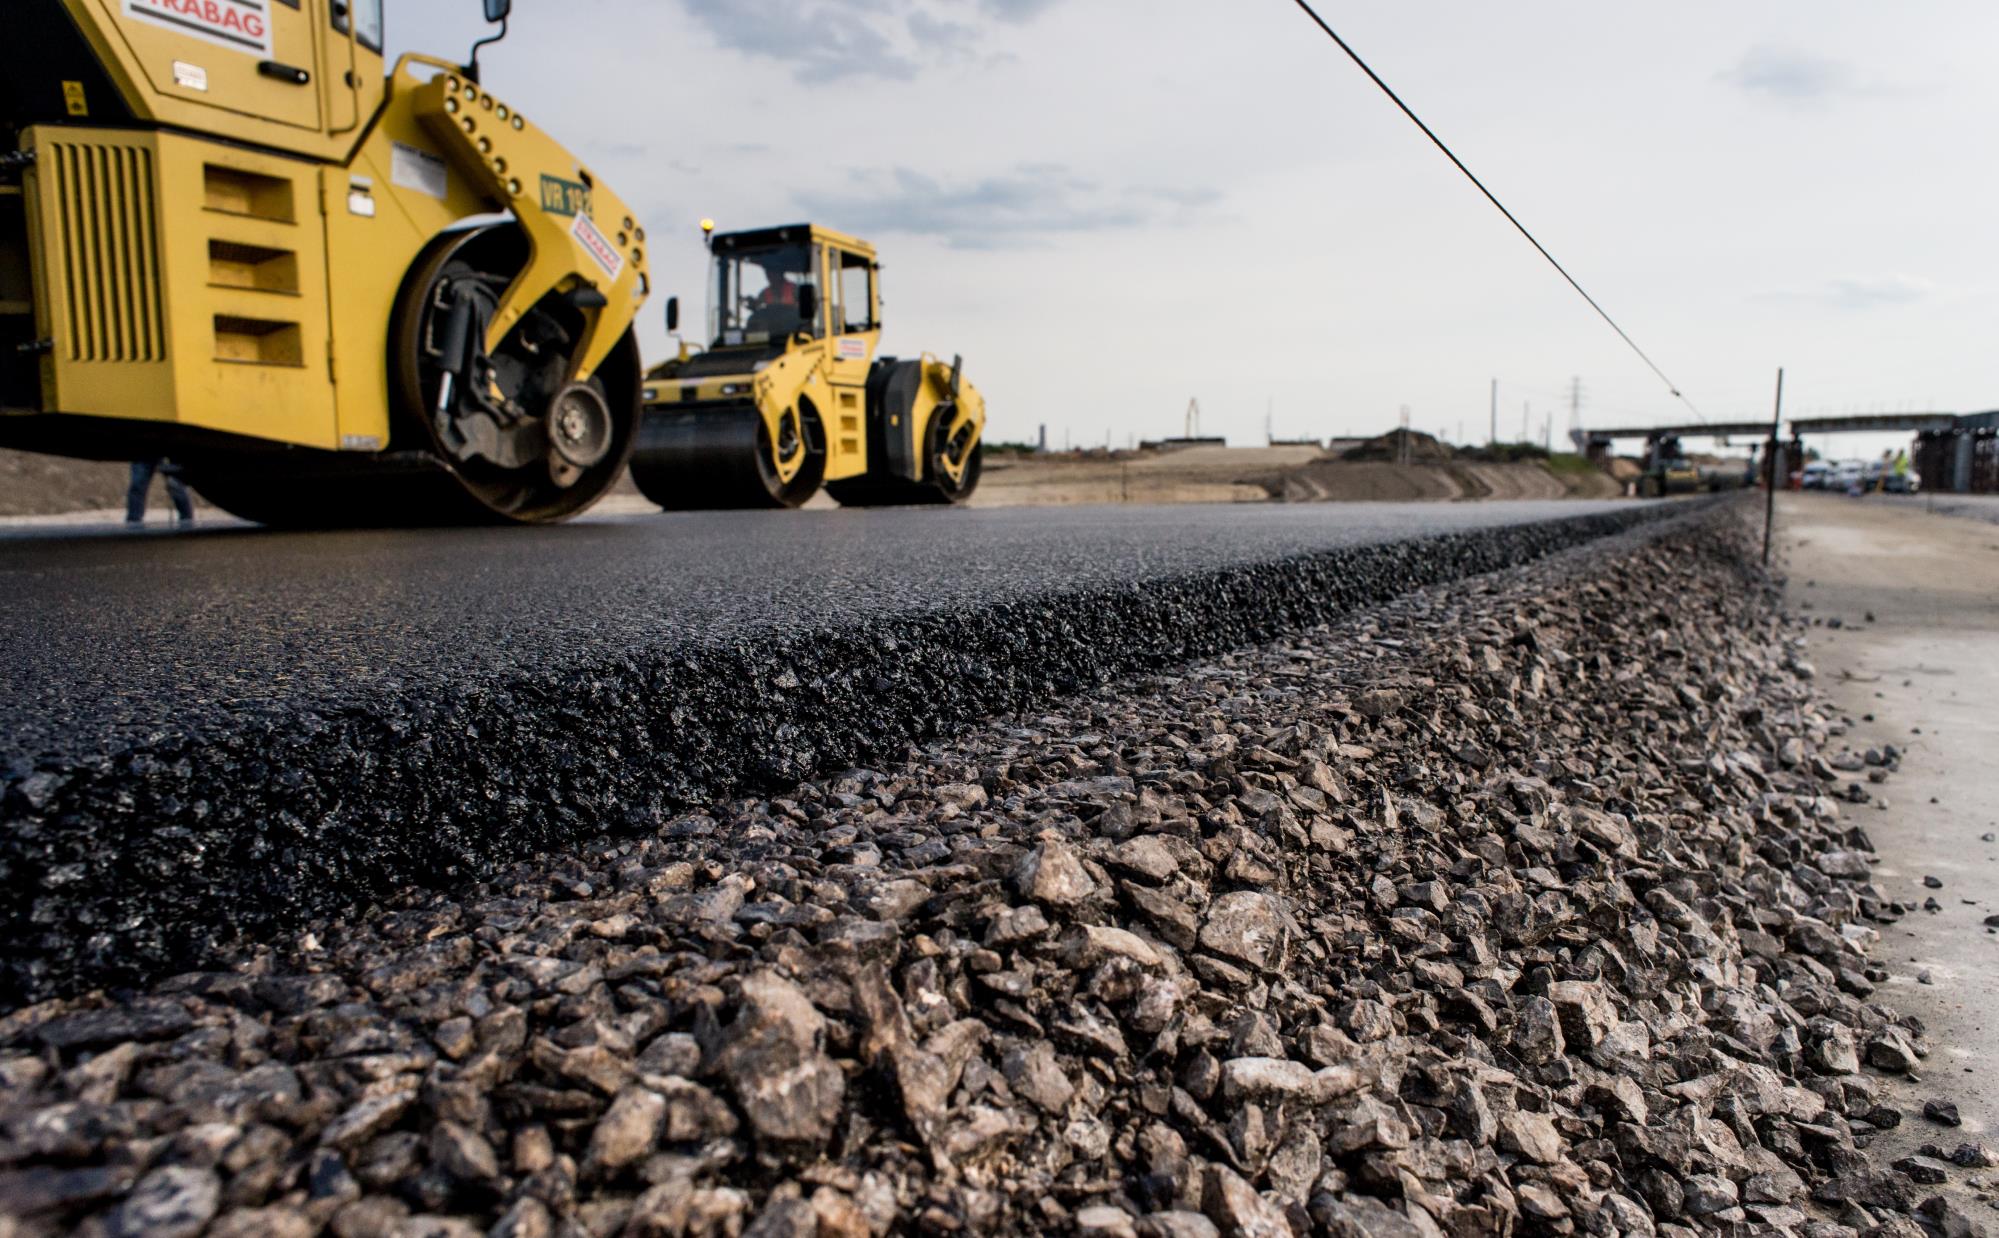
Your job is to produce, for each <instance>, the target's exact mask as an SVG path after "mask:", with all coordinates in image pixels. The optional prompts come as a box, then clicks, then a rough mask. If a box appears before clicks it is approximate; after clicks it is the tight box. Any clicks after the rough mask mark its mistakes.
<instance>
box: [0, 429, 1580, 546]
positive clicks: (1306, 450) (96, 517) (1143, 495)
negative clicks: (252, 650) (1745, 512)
mask: <svg viewBox="0 0 1999 1238" xmlns="http://www.w3.org/2000/svg"><path fill="white" fill-rule="evenodd" d="M125 479H126V466H125V465H123V464H115V463H103V462H99V461H87V460H63V459H58V458H55V457H51V456H36V455H32V454H29V453H26V452H18V451H6V450H0V526H24V525H25V526H30V527H33V526H47V525H50V524H65V523H76V522H78V521H79V520H81V521H88V522H91V523H109V522H113V521H118V520H120V519H122V515H123V513H122V508H121V507H120V506H119V505H121V504H122V503H123V502H124V493H125ZM1618 493H1619V487H1618V485H1617V483H1615V482H1613V481H1611V480H1610V479H1609V478H1608V477H1606V476H1604V475H1603V474H1600V473H1595V472H1587V473H1563V474H1556V473H1553V472H1550V471H1549V470H1548V469H1547V468H1545V467H1543V466H1541V465H1539V464H1533V463H1522V464H1479V463H1474V462H1463V463H1460V462H1447V463H1434V462H1432V463H1414V464H1408V465H1402V464H1395V463H1392V462H1388V461H1347V460H1340V459H1333V458H1325V457H1324V456H1323V453H1321V452H1320V450H1319V449H1318V448H1316V447H1309V446H1307V447H1285V446H1278V447H1189V448H1183V449H1179V450H1174V451H1149V452H1138V453H1119V454H1118V455H1116V456H1084V455H1068V454H1055V455H1047V456H1037V455H1016V454H1012V453H993V454H992V455H989V456H988V457H987V460H986V473H985V479H984V481H983V482H982V483H981V484H980V488H979V490H978V492H977V493H976V494H975V495H974V496H973V498H972V506H974V507H1069V506H1076V505H1080V504H1107V503H1118V504H1126V503H1135V504H1157V503H1263V502H1268V501H1269V500H1271V499H1272V498H1273V497H1274V498H1278V499H1282V500H1284V501H1287V502H1294V503H1306V502H1356V501H1361V502H1402V501H1411V500H1457V499H1559V498H1590V499H1600V498H1615V497H1616V496H1617V495H1618ZM152 500H153V508H152V511H151V513H150V517H149V518H150V520H151V521H152V523H153V524H154V525H155V526H156V527H164V525H165V523H166V521H167V520H168V518H169V516H170V513H169V512H168V510H167V508H166V506H165V503H166V499H165V494H164V491H163V489H162V487H161V485H160V484H159V483H158V482H155V483H154V486H153V493H152ZM197 502H198V503H199V500H197ZM199 506H200V508H201V518H202V520H203V521H204V522H206V521H212V520H221V521H223V522H224V523H229V522H228V520H227V517H224V516H222V514H221V513H220V512H218V511H216V510H215V509H213V508H211V507H208V506H207V505H206V504H205V503H199ZM807 506H808V507H813V508H832V507H835V506H837V504H835V503H834V502H833V500H832V499H831V498H830V497H828V496H827V495H825V494H823V493H822V494H819V495H817V496H815V497H814V498H813V500H812V501H811V502H810V503H809V504H807ZM657 510H658V509H657V508H655V507H654V506H653V505H652V504H651V503H650V502H648V501H647V500H646V499H645V498H644V497H643V496H642V495H640V494H639V493H638V491H637V489H636V487H634V486H633V485H632V484H631V479H630V478H629V477H627V478H624V479H622V480H621V481H620V482H619V484H618V486H617V488H616V489H614V490H613V491H612V492H611V493H610V494H609V495H606V496H605V498H604V499H603V501H602V502H601V503H599V504H598V505H597V507H596V508H595V509H593V511H592V515H594V516H600V517H601V516H623V515H644V514H650V513H653V512H656V511H657ZM335 515H336V516H337V513H335Z"/></svg>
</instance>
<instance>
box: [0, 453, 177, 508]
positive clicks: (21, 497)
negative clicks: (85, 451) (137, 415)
mask: <svg viewBox="0 0 1999 1238" xmlns="http://www.w3.org/2000/svg"><path fill="white" fill-rule="evenodd" d="M130 480H131V471H130V469H129V467H128V466H126V465H124V464H119V463H116V462H107V461H103V460H69V459H65V458H63V457H61V456H42V455H36V454H35V453H33V452H27V451H7V450H5V449H0V516H46V515H53V514H56V513H59V512H80V511H95V510H100V509H103V508H107V507H123V506H124V505H125V486H126V483H127V482H129V481H130ZM157 496H158V486H157V483H156V484H155V497H157Z"/></svg>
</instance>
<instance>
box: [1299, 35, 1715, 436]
mask: <svg viewBox="0 0 1999 1238" xmlns="http://www.w3.org/2000/svg"><path fill="white" fill-rule="evenodd" d="M1292 3H1294V4H1296V5H1297V6H1298V7H1299V8H1301V9H1303V10H1304V11H1305V16H1307V17H1309V18H1311V19H1312V22H1313V24H1315V25H1317V26H1318V27H1319V29H1321V30H1323V31H1325V32H1326V37H1327V38H1329V39H1331V40H1332V41H1333V42H1334V43H1337V44H1338V45H1339V48H1340V50H1341V51H1343V52H1345V53H1346V54H1347V59H1349V60H1351V61H1353V62H1354V63H1355V64H1356V65H1359V66H1360V71H1361V72H1362V73H1365V74H1367V76H1368V80H1370V81H1372V82H1373V83H1374V84H1375V85H1376V86H1379V87H1380V88H1381V93H1382V94H1385V95H1387V96H1388V97H1389V99H1390V100H1391V101H1392V102H1393V103H1394V104H1395V106H1396V107H1398V108H1401V109H1402V114H1403V115H1404V116H1407V117H1408V118H1409V119H1410V120H1411V121H1413V122H1415V125H1416V127H1417V128H1418V129H1421V130H1422V131H1423V136H1424V137H1426V138H1429V139H1430V141H1431V143H1432V144H1434V145H1435V146H1436V148H1437V149H1438V150H1440V151H1443V152H1444V157H1445V158H1446V159H1449V160H1450V161H1451V162H1452V163H1453V164H1454V165H1456V167H1457V169H1458V171H1460V172H1462V173H1464V174H1465V179H1466V180H1468V181H1470V182H1471V183H1472V184H1474V185H1476V186H1478V191H1479V192H1480V193H1482V194H1484V195H1485V200H1486V201H1488V202H1490V203H1492V204H1493V206H1495V207H1497V208H1498V209H1499V213H1500V214H1502V215H1504V216H1506V222H1507V223H1510V224H1512V225H1513V227H1514V228H1515V229H1516V230H1517V231H1518V232H1519V233H1520V235H1521V236H1524V237H1526V238H1527V243H1528V244H1529V245H1532V246H1533V247H1534V248H1535V249H1536V250H1538V251H1540V254H1541V256H1542V257H1543V258H1546V259H1547V260H1548V265H1549V266H1551V267H1554V268H1555V270H1556V271H1558V272H1560V273H1561V276H1562V278H1563V279H1565V280H1567V281H1569V287H1571V288H1573V289H1575V290H1576V294H1577V295H1578V296H1580V297H1582V299H1583V300H1585V301H1587V302H1589V307H1590V308H1591V309H1593V310H1595V311H1596V313H1597V317H1599V318H1601V319H1603V320H1604V322H1606V323H1608V324H1609V325H1610V329H1611V330H1612V331H1615V332H1617V338H1619V339H1621V340H1623V341H1624V342H1625V344H1626V345H1628V346H1629V347H1630V349H1631V351H1632V352H1634V353H1637V354H1638V359H1639V360H1640V361H1643V362H1644V363H1645V365H1646V367H1647V368H1649V369H1650V370H1651V371H1652V372H1653V373H1654V374H1657V375H1658V376H1659V381H1660V382H1662V383H1665V384H1666V389H1667V390H1668V391H1670V392H1672V393H1673V398H1674V399H1676V400H1678V401H1680V402H1681V403H1682V404H1685V405H1686V406H1687V408H1688V409H1689V410H1690V411H1691V412H1692V413H1693V415H1694V417H1695V418H1696V419H1698V420H1701V421H1706V420H1707V418H1705V417H1702V416H1701V411H1700V410H1699V409H1698V408H1695V407H1694V402H1693V401H1692V400H1689V399H1688V398H1687V397H1686V395H1685V394H1684V393H1683V392H1681V390H1680V385H1679V384H1678V383H1676V382H1674V381H1673V380H1672V378H1670V377H1669V376H1668V375H1667V374H1666V371H1664V370H1662V369H1660V368H1659V365H1658V363H1657V362H1655V361H1653V360H1652V358H1651V357H1649V356H1647V355H1646V352H1645V350H1644V349H1642V348H1640V347H1639V346H1638V341H1637V340H1634V339H1632V338H1631V335H1630V333H1629V332H1627V331H1626V330H1625V329H1624V328H1623V327H1620V326H1618V325H1617V320H1616V319H1615V318H1612V317H1611V316H1610V312H1609V311H1608V310H1606V309H1604V308H1603V306H1601V305H1599V304H1598V303H1597V299H1596V298H1595V297H1593V296H1591V295H1590V294H1589V290H1588V289H1586V288H1584V287H1583V286H1582V285H1581V284H1580V283H1578V282H1577V281H1576V277H1575V276H1573V275H1571V274H1569V271H1568V268H1567V267H1565V266H1563V265H1562V264H1561V263H1559V262H1557V261H1555V255H1553V254H1551V253H1549V252H1548V247H1547V246H1546V245H1543V244H1541V242H1540V241H1538V240H1536V239H1535V237H1534V234H1533V233H1532V232H1529V231H1528V230H1527V225H1526V224H1523V223H1521V222H1520V220H1519V219H1518V218H1517V217H1516V216H1515V215H1514V214H1513V212H1512V211H1509V210H1507V209H1506V204H1505V203H1504V202H1501V201H1500V200H1499V198H1498V197H1497V196H1496V195H1495V194H1494V193H1493V192H1492V190H1490V189H1487V188H1486V187H1485V182H1484V181H1482V180H1480V179H1479V178H1478V177H1477V176H1475V175H1473V174H1472V170H1471V169H1470V168H1468V167H1466V166H1465V161H1464V160H1462V159H1460V158H1458V157H1457V154H1456V153H1455V152H1454V151H1452V150H1451V148H1450V147H1449V146H1446V145H1445V144H1444V139H1442V138H1440V137H1438V136H1437V134H1436V132H1435V131H1434V130H1432V129H1431V128H1430V126H1428V125H1426V124H1424V123H1423V118H1422V117H1421V116H1418V115H1416V113H1415V112H1414V111H1413V110H1412V109H1411V108H1410V106H1409V105H1408V104H1407V103H1404V102H1403V101H1402V96H1401V95H1398V94H1396V93H1395V90H1394V88H1393V87H1391V86H1389V84H1388V83H1387V82H1384V81H1382V80H1381V74H1379V73H1376V72H1375V71H1374V70H1373V69H1372V68H1369V67H1368V63H1367V61H1365V60H1362V59H1361V58H1360V53H1359V52H1357V51H1355V50H1354V49H1353V47H1352V45H1350V44H1349V43H1348V42H1347V41H1346V40H1345V39H1343V38H1341V37H1340V36H1339V32H1338V31H1336V30H1334V29H1333V28H1332V27H1331V26H1329V25H1327V24H1326V19H1325V18H1323V17H1321V16H1319V12H1318V10H1317V9H1314V8H1313V7H1312V6H1311V4H1310V3H1308V0H1292Z"/></svg>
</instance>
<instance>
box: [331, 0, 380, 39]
mask: <svg viewBox="0 0 1999 1238" xmlns="http://www.w3.org/2000/svg"><path fill="white" fill-rule="evenodd" d="M350 16H351V18H352V20H353V22H354V37H355V38H356V39H357V40H359V41H360V43H361V45H362V46H364V47H366V48H368V50H370V51H376V52H379V51H381V50H382V0H333V28H334V29H335V30H337V31H339V32H340V33H341V34H343V35H344V34H346V33H347V22H348V20H349V18H350Z"/></svg>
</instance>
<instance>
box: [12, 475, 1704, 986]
mask: <svg viewBox="0 0 1999 1238" xmlns="http://www.w3.org/2000/svg"><path fill="white" fill-rule="evenodd" d="M1669 510H1677V508H1675V507H1673V505H1657V504H1640V503H1632V502H1616V503H1603V504H1587V503H1562V502H1549V503H1541V504H1533V503H1520V504H1435V503H1431V504H1407V505H1394V504H1369V505H1343V506H1337V507H1336V506H1330V505H1289V506H1287V505H1272V504H1255V505H1207V506H1186V507H1173V508H1141V507H1117V508H1070V509H1064V510H1062V511H1060V512H1052V511H1040V512H1035V511H1025V510H1019V509H1015V510H999V511H881V512H793V513H709V514H698V513H697V514H685V515H674V516H661V515H657V514H655V515H652V516H642V517H630V518H617V517H604V518H593V519H589V520H584V521H580V522H577V523H575V524H571V525H565V526H560V527H554V528H540V529H485V530H476V529H470V530H467V529H461V530H430V531H419V532H406V533H395V532H371V533H344V534H273V533H264V532H257V531H253V530H249V529H245V528H241V527H238V528H234V529H225V528H210V529H208V530H207V531H204V532H196V533H194V534H192V535H189V536H172V537H160V538H133V537H127V536H122V535H111V536H101V535H100V536H88V535H77V534H75V533H73V532H65V531H61V530H48V529H28V530H20V531H18V532H17V533H16V535H15V536H13V537H10V538H6V539H0V585H4V586H5V589H4V593H0V667H4V669H5V671H6V673H7V674H8V676H9V677H10V684H11V685H12V687H13V691H12V692H11V693H10V694H9V695H7V696H5V697H4V698H0V759H4V761H5V765H6V768H5V769H4V770H0V804H4V807H5V813H4V817H5V821H4V827H5V828H4V829H0V864H5V865H6V867H7V871H8V872H9V873H10V875H11V878H12V879H11V880H10V881H9V882H7V883H6V884H5V886H4V887H0V932H6V933H9V934H11V935H12V937H13V940H14V941H15V942H16V947H15V949H14V951H13V953H12V956H11V957H9V958H7V959H6V960H4V964H5V966H4V968H3V969H0V989H4V988H10V987H11V988H18V989H20V990H23V991H30V992H40V991H44V990H48V989H51V988H53V987H57V986H60V985H62V984H66V983H74V982H77V981H78V980H79V979H80V978H82V977H85V976H90V977H95V978H97V979H100V980H122V979H131V978H133V977H135V976H139V975H144V974H147V973H148V972H156V971H157V970H158V969H160V968H162V967H167V966H177V965H185V963H186V962H187V961H188V960H190V959H192V958H194V957H196V956H198V955H200V954H202V953H203V952H205V951H206V950H208V949H209V948H210V947H211V946H212V945H213V944H214V943H215V942H216V941H218V940H221V939H224V938H235V937H258V936H268V935H269V934H270V933H272V932H275V931H278V930H279V929H281V928H282V927H283V926H284V925H286V924H289V923H295V922H296V921H297V919H298V917H299V916H301V915H303V914H305V913H307V912H313V911H317V912H329V911H331V910H333V909H335V908H337V907H339V906H344V905H348V904H351V903H355V902H361V903H365V902H366V901H368V900H371V899H374V898H377V897H380V896H382V895H383V894H385V893H387V892H390V891H393V890H395V889H397V888H400V887H402V886H404V885H406V884H408V883H412V882H416V883H426V884H438V883H441V884H450V883H453V882H458V881H462V880H464V879H465V878H466V877H467V876H468V875H469V874H475V873H479V872H483V871H488V870H490V868H491V867H492V865H494V864H495V863H499V862H504V861H505V860H507V859H509V858H512V857H516V856H519V855H521V854H525V853H531V852H533V851H536V850H540V849H544V848H547V847H551V846H560V845H566V844H567V843H570V842H573V841H574V840H575V839H576V838H577V837H579V836H583V835H586V834H587V833H588V832H591V831H594V830H597V829H600V828H603V824H604V822H605V820H606V819H607V817H608V818H610V819H614V820H616V821H619V822H623V823H624V824H625V826H627V827H630V828H638V827H641V826H643V825H644V824H645V823H647V822H656V821H658V820H662V819H664V818H665V817H666V816H667V815H669V814H670V812H671V806H672V805H673V804H675V803H685V802H687V801H688V800H689V799H691V798H694V797H698V796H712V795H717V794H724V793H727V792H729V791H730V790H731V789H734V788H742V787H756V786H769V785H772V784H778V783H783V782H786V781H791V780H796V779H798V778H801V777H805V776H808V775H810V774H811V773H813V772H815V771H818V770H823V769H826V768H838V767H839V766H840V765H841V764H862V763H866V762H868V761H870V760H874V759H880V758H884V757H886V756H889V755H893V753H895V752H896V751H899V750H900V746H901V745H902V744H904V743H906V742H909V741H912V740H916V739H920V738H922V737H924V736H927V735H931V734H935V733H937V732H938V731H939V730H940V729H943V728H948V727H951V726H958V725H964V724H966V723H969V722H971V721H973V720H975V719H977V718H980V717H984V716H989V715H990V714H992V713H994V712H997V711H1001V710H1005V709H1010V708H1020V707H1022V706H1024V705H1026V704H1028V703H1031V702H1032V701H1035V700H1039V699H1046V698H1048V697H1051V696H1053V695H1056V694H1058V693H1061V692H1068V691H1075V690H1079V689H1081V688H1085V687H1088V686H1089V685H1092V684H1095V683H1100V682H1104V681H1107V680H1109V679H1112V678H1115V677H1117V676H1121V675H1128V674H1131V673H1134V672H1137V671H1141V670H1144V669H1147V668H1149V667H1154V666H1160V665H1165V664H1169V663H1172V662H1177V661H1183V660H1185V659H1187V658H1189V657H1196V656H1201V655H1203V654H1205V653H1210V652H1214V651H1217V650H1221V649H1225V648H1229V647H1232V646H1235V645H1240V644H1244V643H1247V642H1252V641H1255V640H1260V639H1267V638H1268V637H1269V636H1271V635H1273V634H1275V633H1277V632H1280V631H1283V630H1287V629H1290V628H1295V627H1297V626H1300V625H1302V624H1308V623H1313V622H1319V621H1322V620H1324V619H1325V618H1328V617H1330V616H1332V615H1336V614H1340V613H1345V612H1346V611H1349V610H1352V609H1354V608H1356V607H1359V606H1363V605H1368V604H1372V603H1374V602H1378V601H1381V600H1384V599H1386V598H1389V597H1392V596H1395V595H1397V594H1399V593H1402V592H1406V591H1407V590H1408V589H1410V588H1414V587H1419V586H1421V585H1423V584H1427V583H1437V582H1442V581H1445V580H1452V579H1458V578H1461V577H1463V576H1465V575H1468V574H1472V573H1476V572H1481V571H1490V570H1494V569H1497V568H1501V567H1505V566H1509V565H1512V564H1517V563H1521V562H1526V561H1529V560H1532V559H1534V558H1537V557H1539V556H1541V555H1544V554H1547V553H1549V552H1551V551H1554V550H1558V549H1561V548H1564V547H1567V546H1572V545H1576V544H1579V543H1581V542H1583V541H1587V540H1589V539H1592V538H1595V537H1599V536H1603V535H1605V534H1607V533H1612V532H1616V531H1618V530H1620V529H1624V528H1627V527H1630V526H1631V525H1633V524H1638V523H1644V522H1646V521H1649V520H1652V519H1656V518H1658V517H1660V516H1662V515H1664V514H1666V513H1667V512H1668V511H1669ZM502 788H504V793H503V792H502V791H501V789H502Z"/></svg>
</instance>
